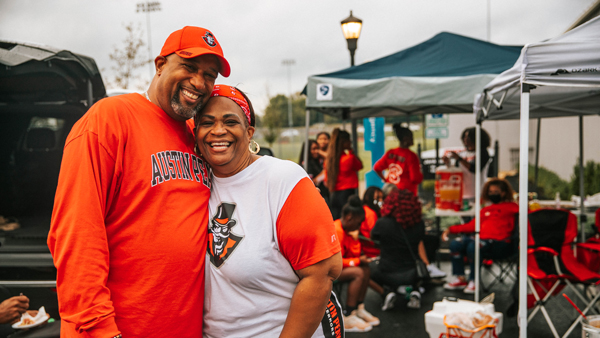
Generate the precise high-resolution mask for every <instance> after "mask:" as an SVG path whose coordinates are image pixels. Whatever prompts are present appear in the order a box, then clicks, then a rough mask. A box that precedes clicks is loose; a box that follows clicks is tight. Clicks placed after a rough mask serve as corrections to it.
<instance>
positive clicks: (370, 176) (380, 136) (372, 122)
mask: <svg viewBox="0 0 600 338" xmlns="http://www.w3.org/2000/svg"><path fill="white" fill-rule="evenodd" d="M384 124H385V119H384V118H383V117H369V118H366V119H363V126H364V128H365V133H364V139H365V150H367V151H370V152H371V168H373V165H374V164H375V162H377V160H379V159H380V158H382V157H383V154H384V153H385V144H384V141H385V131H384V129H383V127H384ZM365 182H366V187H367V188H368V187H371V186H376V187H379V188H381V187H383V182H382V181H381V178H379V176H377V174H376V173H375V172H374V171H373V170H371V171H369V172H368V173H366V174H365Z"/></svg>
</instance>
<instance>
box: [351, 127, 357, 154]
mask: <svg viewBox="0 0 600 338" xmlns="http://www.w3.org/2000/svg"><path fill="white" fill-rule="evenodd" d="M350 121H351V122H352V149H354V153H355V154H356V156H358V133H357V131H356V119H350Z"/></svg>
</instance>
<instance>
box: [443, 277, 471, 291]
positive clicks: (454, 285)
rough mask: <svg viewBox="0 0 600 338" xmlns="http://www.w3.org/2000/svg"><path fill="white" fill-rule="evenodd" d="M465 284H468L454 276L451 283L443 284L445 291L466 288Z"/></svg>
mask: <svg viewBox="0 0 600 338" xmlns="http://www.w3.org/2000/svg"><path fill="white" fill-rule="evenodd" d="M467 284H468V283H467V281H465V280H464V279H460V278H458V277H456V276H455V277H454V279H453V280H452V281H451V282H448V283H446V284H444V289H446V290H459V289H464V288H465V287H467Z"/></svg>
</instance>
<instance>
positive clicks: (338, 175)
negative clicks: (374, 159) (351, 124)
mask: <svg viewBox="0 0 600 338" xmlns="http://www.w3.org/2000/svg"><path fill="white" fill-rule="evenodd" d="M327 153H328V156H327V159H326V160H325V172H326V179H325V180H326V182H327V189H329V192H330V194H331V195H330V199H329V208H330V209H331V215H332V216H333V219H334V220H335V219H339V218H340V216H341V212H342V207H343V206H344V205H345V204H346V202H347V201H348V197H350V196H351V195H354V194H356V193H357V191H356V190H357V189H358V171H359V170H360V169H362V168H363V164H362V162H361V160H360V158H358V156H356V155H355V154H354V152H353V151H352V142H351V141H350V134H348V132H347V131H344V130H340V129H339V128H335V129H334V130H333V133H332V135H331V142H330V143H329V150H328V152H327Z"/></svg>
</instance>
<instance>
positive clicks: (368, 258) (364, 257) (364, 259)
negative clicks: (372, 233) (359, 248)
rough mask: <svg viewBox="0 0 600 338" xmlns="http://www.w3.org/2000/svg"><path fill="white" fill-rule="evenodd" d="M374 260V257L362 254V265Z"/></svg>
mask: <svg viewBox="0 0 600 338" xmlns="http://www.w3.org/2000/svg"><path fill="white" fill-rule="evenodd" d="M372 261H373V258H371V257H367V255H362V256H360V265H369V263H371V262H372Z"/></svg>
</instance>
